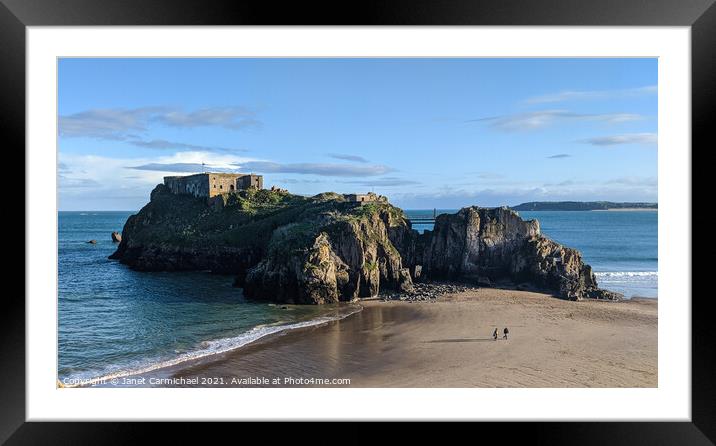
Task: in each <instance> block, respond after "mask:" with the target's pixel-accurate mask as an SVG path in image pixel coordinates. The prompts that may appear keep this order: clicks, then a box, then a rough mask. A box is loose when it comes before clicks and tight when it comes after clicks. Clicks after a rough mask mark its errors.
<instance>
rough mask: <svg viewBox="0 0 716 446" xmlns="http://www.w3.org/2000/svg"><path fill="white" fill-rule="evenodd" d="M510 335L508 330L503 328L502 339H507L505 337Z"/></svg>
mask: <svg viewBox="0 0 716 446" xmlns="http://www.w3.org/2000/svg"><path fill="white" fill-rule="evenodd" d="M508 334H510V330H508V329H507V327H505V329H504V330H502V339H507V335H508Z"/></svg>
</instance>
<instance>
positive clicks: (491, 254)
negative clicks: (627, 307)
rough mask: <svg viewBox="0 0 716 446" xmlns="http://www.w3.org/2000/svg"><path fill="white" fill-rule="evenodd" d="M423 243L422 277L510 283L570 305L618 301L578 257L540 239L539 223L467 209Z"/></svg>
mask: <svg viewBox="0 0 716 446" xmlns="http://www.w3.org/2000/svg"><path fill="white" fill-rule="evenodd" d="M425 237H426V238H427V239H428V242H427V243H426V248H425V254H424V259H423V261H424V265H423V274H426V275H427V276H429V277H431V278H451V279H461V280H467V281H476V282H495V281H499V280H503V279H507V280H510V281H512V282H515V283H529V284H531V285H533V286H536V287H537V288H540V289H543V290H546V291H550V292H552V293H554V294H555V295H557V296H559V297H561V298H564V299H571V300H579V299H584V298H598V299H616V298H618V297H619V296H618V295H617V294H616V293H610V292H608V291H605V290H600V289H599V288H598V287H597V282H596V279H595V277H594V274H593V273H592V268H591V267H590V266H589V265H587V264H585V263H584V262H583V261H582V256H581V254H580V253H579V251H577V250H575V249H572V248H566V247H564V246H562V245H560V244H558V243H556V242H554V241H552V240H550V239H548V238H546V237H544V236H542V235H541V233H540V227H539V222H537V221H536V220H531V221H524V220H522V219H521V218H520V217H519V215H518V214H517V213H516V212H514V211H512V210H510V209H508V208H491V209H487V208H478V207H469V208H464V209H461V210H460V211H459V212H458V213H456V214H443V215H440V216H438V218H437V219H436V221H435V229H434V231H433V232H432V234H426V236H425Z"/></svg>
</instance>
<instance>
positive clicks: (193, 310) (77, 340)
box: [58, 210, 657, 380]
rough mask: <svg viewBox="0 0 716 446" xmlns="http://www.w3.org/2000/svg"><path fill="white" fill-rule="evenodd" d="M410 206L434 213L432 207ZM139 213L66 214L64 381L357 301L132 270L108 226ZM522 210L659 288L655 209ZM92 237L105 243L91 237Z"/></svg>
mask: <svg viewBox="0 0 716 446" xmlns="http://www.w3.org/2000/svg"><path fill="white" fill-rule="evenodd" d="M440 212H441V211H440V210H438V213H440ZM451 212H452V211H451ZM406 213H407V214H408V216H409V217H411V218H416V217H420V216H424V217H432V213H433V211H432V210H429V211H406ZM131 214H132V213H131V212H60V213H59V217H58V218H59V252H58V254H59V262H58V279H59V282H58V287H59V296H58V317H59V345H58V347H59V358H58V361H59V370H58V374H59V379H60V380H63V379H64V378H72V379H75V378H76V379H91V378H98V377H107V376H117V375H120V376H121V375H129V374H136V373H144V372H148V371H151V370H155V369H158V368H162V367H166V366H171V365H175V364H178V363H182V362H184V361H189V360H193V359H197V358H201V357H206V356H210V355H214V354H217V353H221V352H224V351H228V350H231V349H235V348H237V347H240V346H242V345H245V344H247V343H249V342H252V341H254V340H256V339H259V338H261V337H263V336H265V335H268V334H271V333H276V332H280V331H282V330H285V329H287V328H292V327H299V326H305V325H311V324H316V323H321V322H324V321H326V320H330V319H336V318H340V317H343V316H345V315H346V314H349V313H350V312H352V311H355V310H356V307H355V306H322V307H316V306H285V308H282V306H276V305H271V304H266V303H257V302H248V301H246V300H245V299H244V298H243V296H242V294H241V290H240V289H237V288H233V287H232V286H231V283H232V277H229V276H219V275H212V274H209V273H202V272H196V273H148V272H137V271H132V270H131V269H129V268H128V267H126V266H124V265H122V264H120V263H119V262H117V261H114V260H108V259H107V256H109V255H110V254H111V253H112V252H114V250H115V248H116V245H115V244H114V243H112V241H111V239H110V233H111V232H112V231H121V229H122V227H123V225H124V222H125V221H126V220H127V217H128V216H129V215H131ZM521 215H522V216H523V217H525V218H537V219H539V220H540V223H541V225H542V230H543V232H544V233H545V234H546V235H548V236H550V237H551V238H553V239H555V240H556V241H558V242H560V243H563V244H565V245H567V246H572V247H575V248H578V249H580V250H581V251H582V253H583V255H584V257H585V260H586V261H587V262H588V263H590V264H591V265H592V266H593V267H594V269H595V271H596V272H597V276H598V280H599V283H600V285H601V286H603V287H605V288H607V289H612V290H615V291H620V292H623V293H625V294H626V295H627V296H635V295H639V296H645V297H656V295H657V275H656V271H657V213H656V212H522V213H521ZM431 227H432V225H416V226H415V228H416V229H418V230H423V229H430V228H431ZM91 239H95V240H97V244H96V245H92V244H89V243H87V241H88V240H91Z"/></svg>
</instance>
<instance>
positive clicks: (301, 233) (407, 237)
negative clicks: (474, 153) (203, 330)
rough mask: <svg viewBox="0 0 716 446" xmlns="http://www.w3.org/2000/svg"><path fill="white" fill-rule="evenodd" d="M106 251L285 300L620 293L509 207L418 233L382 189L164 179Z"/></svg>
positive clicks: (468, 211)
mask: <svg viewBox="0 0 716 446" xmlns="http://www.w3.org/2000/svg"><path fill="white" fill-rule="evenodd" d="M351 198H353V199H351ZM369 198H370V197H369ZM110 258H111V259H117V260H119V261H120V262H122V263H124V264H126V265H128V266H130V267H131V268H133V269H135V270H141V271H186V270H208V271H211V272H215V273H223V274H232V275H234V276H235V285H236V286H238V287H242V288H243V289H244V294H245V296H247V297H249V298H252V299H257V300H266V301H273V302H282V303H301V304H323V303H333V302H341V301H354V300H356V299H359V298H366V297H374V296H377V295H378V293H379V292H381V291H386V290H389V291H393V292H398V293H407V294H410V293H413V292H415V287H414V283H416V282H421V281H438V280H454V281H460V282H464V283H474V284H493V283H505V282H508V283H512V284H515V285H517V286H520V285H521V286H529V287H532V288H535V289H538V290H541V291H545V292H548V293H550V294H553V295H554V296H557V297H560V298H563V299H569V300H581V299H585V298H594V299H609V300H615V299H619V298H620V297H621V296H620V295H619V294H617V293H613V292H610V291H606V290H603V289H600V288H599V287H598V286H597V282H596V280H595V276H594V274H593V272H592V269H591V267H590V266H589V265H587V264H585V263H584V262H583V260H582V256H581V254H580V253H579V252H578V251H577V250H575V249H572V248H568V247H564V246H562V245H560V244H558V243H556V242H554V241H552V240H550V239H548V238H546V237H544V236H543V235H542V234H541V233H540V227H539V222H538V221H536V220H529V221H524V220H522V218H520V216H519V215H518V213H517V212H515V211H513V210H510V209H508V208H506V207H502V208H481V207H476V206H473V207H468V208H463V209H461V210H460V211H459V212H457V213H455V214H442V215H439V216H437V218H436V220H435V227H434V230H433V231H425V232H424V233H423V234H420V233H418V232H417V231H415V230H413V229H412V228H411V224H410V221H409V220H408V219H407V218H406V217H405V215H404V214H403V211H402V210H401V209H399V208H397V207H395V206H393V205H391V204H390V203H388V202H387V200H385V199H384V197H377V196H376V197H372V198H371V199H370V200H369V201H368V202H360V201H356V200H355V198H354V197H350V196H344V195H340V194H336V193H322V194H319V195H316V196H313V197H303V196H298V195H293V194H290V193H289V192H287V191H285V190H281V189H273V190H266V189H257V188H249V189H245V190H236V191H231V192H227V193H222V194H219V195H216V196H214V197H210V198H209V199H207V198H205V197H201V196H194V195H190V194H177V193H173V192H172V191H171V190H170V189H169V188H168V187H167V186H166V185H164V184H160V185H158V186H157V187H156V188H155V189H154V190H153V191H152V193H151V201H150V202H149V203H148V204H147V205H145V206H144V207H143V208H142V209H141V210H140V211H139V212H138V213H137V214H136V215H132V216H130V217H129V219H128V220H127V222H126V223H125V225H124V228H123V230H122V234H121V241H120V243H119V245H118V247H117V250H116V252H115V253H113V254H112V255H111V256H110Z"/></svg>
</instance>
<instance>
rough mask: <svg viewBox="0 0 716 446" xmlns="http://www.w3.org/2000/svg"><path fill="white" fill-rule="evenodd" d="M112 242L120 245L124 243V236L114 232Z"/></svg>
mask: <svg viewBox="0 0 716 446" xmlns="http://www.w3.org/2000/svg"><path fill="white" fill-rule="evenodd" d="M112 241H113V242H114V243H119V242H121V241H122V234H120V233H119V232H117V231H114V232H112Z"/></svg>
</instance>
